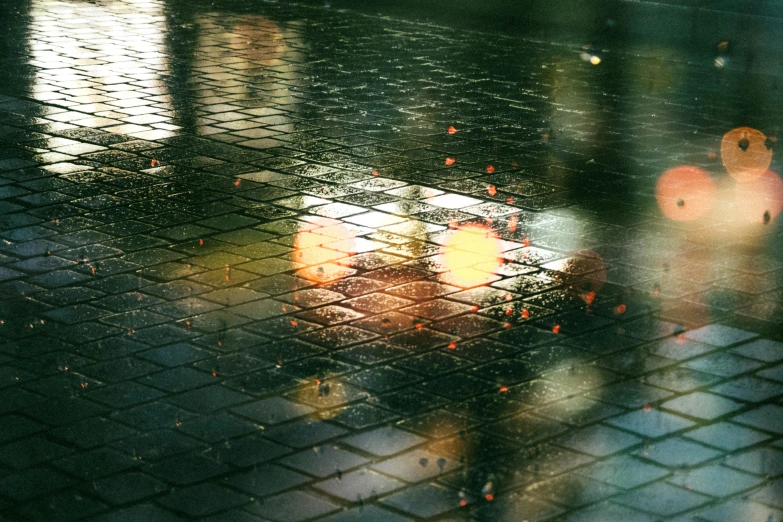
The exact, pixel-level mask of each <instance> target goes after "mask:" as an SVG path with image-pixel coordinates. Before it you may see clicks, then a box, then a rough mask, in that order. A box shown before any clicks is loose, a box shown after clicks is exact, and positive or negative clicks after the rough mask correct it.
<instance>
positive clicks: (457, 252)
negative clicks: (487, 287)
mask: <svg viewBox="0 0 783 522" xmlns="http://www.w3.org/2000/svg"><path fill="white" fill-rule="evenodd" d="M502 248H503V243H502V241H501V240H500V239H499V238H498V236H497V234H495V231H494V230H492V229H491V228H489V227H487V226H485V225H481V224H479V223H471V224H467V225H463V226H460V227H459V228H457V229H456V230H452V231H450V232H449V233H448V234H447V235H446V237H445V239H444V240H443V243H442V244H441V248H440V255H441V260H442V262H443V266H444V267H445V268H447V269H448V271H449V273H448V278H449V281H450V282H451V284H457V285H459V286H463V287H472V286H477V285H480V284H483V283H486V282H488V281H490V280H492V278H493V276H492V274H491V273H489V272H487V271H485V269H487V268H488V267H491V268H497V267H499V266H501V265H502V264H503V258H502ZM476 265H481V267H482V270H479V269H477V268H476Z"/></svg>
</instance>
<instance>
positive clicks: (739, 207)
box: [734, 170, 783, 224]
mask: <svg viewBox="0 0 783 522" xmlns="http://www.w3.org/2000/svg"><path fill="white" fill-rule="evenodd" d="M734 202H735V205H736V208H735V211H736V213H737V216H738V217H739V219H740V220H741V221H743V222H745V223H764V224H768V223H771V222H772V221H774V219H775V217H776V216H777V215H778V214H780V212H781V211H783V180H781V179H780V176H778V175H777V174H776V173H775V172H773V171H771V170H767V171H764V173H763V174H761V175H760V176H758V177H756V178H755V179H753V180H751V181H749V182H747V183H737V185H736V186H735V187H734Z"/></svg>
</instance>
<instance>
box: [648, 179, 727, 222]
mask: <svg viewBox="0 0 783 522" xmlns="http://www.w3.org/2000/svg"><path fill="white" fill-rule="evenodd" d="M655 198H656V200H657V201H658V206H659V207H660V209H661V212H663V214H664V215H665V216H666V217H668V218H670V219H673V220H675V221H692V220H694V219H699V218H700V217H702V216H704V215H705V214H706V213H707V212H709V210H710V208H712V203H713V200H714V199H715V183H714V182H713V181H712V178H711V177H710V175H709V174H707V172H706V171H704V170H702V169H700V168H698V167H691V166H682V167H675V168H673V169H669V170H667V171H666V172H664V173H663V174H662V175H661V177H660V178H658V183H657V184H656V186H655Z"/></svg>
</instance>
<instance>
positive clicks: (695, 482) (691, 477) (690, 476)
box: [669, 465, 761, 497]
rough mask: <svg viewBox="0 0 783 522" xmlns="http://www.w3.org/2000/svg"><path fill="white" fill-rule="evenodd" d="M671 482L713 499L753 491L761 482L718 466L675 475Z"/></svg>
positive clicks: (755, 478) (750, 476) (756, 478)
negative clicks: (748, 490)
mask: <svg viewBox="0 0 783 522" xmlns="http://www.w3.org/2000/svg"><path fill="white" fill-rule="evenodd" d="M669 481H670V482H671V483H673V484H677V485H678V486H680V487H684V488H686V489H687V490H689V491H690V490H693V491H698V492H699V493H705V494H707V495H711V496H713V497H726V496H729V495H733V494H735V493H738V492H740V491H744V490H747V489H751V488H753V487H754V486H756V485H757V484H759V483H760V482H761V480H760V479H759V478H758V477H754V476H752V475H748V474H747V473H742V472H739V471H735V470H730V469H726V468H725V467H723V466H717V465H713V466H704V467H701V468H698V469H696V470H693V471H685V472H680V473H675V474H674V476H673V477H671V478H670V479H669Z"/></svg>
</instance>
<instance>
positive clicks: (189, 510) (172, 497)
mask: <svg viewBox="0 0 783 522" xmlns="http://www.w3.org/2000/svg"><path fill="white" fill-rule="evenodd" d="M249 501H250V497H248V496H245V495H242V494H240V493H236V492H234V491H232V490H230V489H228V488H227V487H225V486H221V485H219V484H200V485H197V486H190V487H187V488H182V489H174V490H172V492H171V493H169V494H168V495H166V496H164V497H162V498H161V499H160V502H161V503H162V504H163V505H165V506H167V507H169V508H171V509H174V510H176V511H180V512H183V513H186V514H188V515H190V516H192V517H203V516H205V515H209V514H212V513H216V512H218V511H223V510H226V509H228V508H232V507H236V506H240V505H243V504H246V503H248V502H249Z"/></svg>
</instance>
